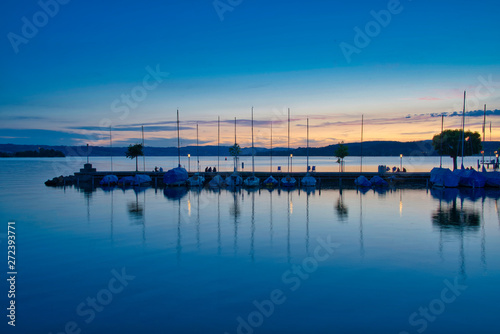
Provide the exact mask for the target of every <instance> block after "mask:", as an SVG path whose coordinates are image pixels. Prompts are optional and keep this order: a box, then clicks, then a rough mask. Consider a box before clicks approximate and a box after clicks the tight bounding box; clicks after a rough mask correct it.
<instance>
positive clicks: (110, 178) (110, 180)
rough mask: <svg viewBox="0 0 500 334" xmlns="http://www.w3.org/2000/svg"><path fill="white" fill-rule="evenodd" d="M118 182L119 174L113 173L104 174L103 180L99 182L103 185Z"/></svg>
mask: <svg viewBox="0 0 500 334" xmlns="http://www.w3.org/2000/svg"><path fill="white" fill-rule="evenodd" d="M117 183H118V176H116V175H111V174H110V175H106V176H104V177H103V178H102V180H101V181H100V182H99V184H100V185H101V186H110V185H113V184H117Z"/></svg>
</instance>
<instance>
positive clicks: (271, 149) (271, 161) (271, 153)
mask: <svg viewBox="0 0 500 334" xmlns="http://www.w3.org/2000/svg"><path fill="white" fill-rule="evenodd" d="M269 172H270V173H272V172H273V121H271V170H270V171H269Z"/></svg>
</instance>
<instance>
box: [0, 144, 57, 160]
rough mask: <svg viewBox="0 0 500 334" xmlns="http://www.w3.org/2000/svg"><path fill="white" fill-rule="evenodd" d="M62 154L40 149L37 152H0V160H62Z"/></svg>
mask: <svg viewBox="0 0 500 334" xmlns="http://www.w3.org/2000/svg"><path fill="white" fill-rule="evenodd" d="M65 156H66V155H64V153H63V152H61V151H58V150H53V149H44V148H42V147H41V148H40V149H39V150H38V151H21V152H16V153H6V152H0V158H64V157H65Z"/></svg>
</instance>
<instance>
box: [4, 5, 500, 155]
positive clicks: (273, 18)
mask: <svg viewBox="0 0 500 334" xmlns="http://www.w3.org/2000/svg"><path fill="white" fill-rule="evenodd" d="M499 11H500V3H498V2H497V1H489V0H488V1H429V0H401V1H397V0H390V1H387V0H386V1H378V0H376V1H367V0H364V1H361V0H360V1H355V0H354V1H331V0H330V1H326V0H324V1H323V0H312V1H307V2H306V1H293V0H287V1H281V0H280V1H261V0H253V1H249V0H215V1H214V0H196V1H195V0H182V1H180V0H179V1H168V0H163V1H147V2H139V1H129V0H122V1H104V2H103V1H93V0H89V1H78V0H40V1H33V0H29V1H28V0H5V1H4V2H3V8H2V11H1V13H0V33H1V34H2V36H3V37H2V40H1V43H0V66H1V67H0V68H1V74H2V75H1V77H0V121H1V122H0V143H13V144H45V145H80V144H82V145H84V144H86V143H89V144H91V145H108V144H109V136H110V131H109V129H110V127H111V129H112V132H111V133H112V138H113V145H114V146H118V145H123V146H126V145H129V144H134V143H137V142H140V141H141V127H142V126H143V127H144V137H145V144H146V145H147V146H175V145H176V144H177V139H176V138H177V137H176V136H177V132H176V111H177V110H179V115H180V125H181V129H180V133H181V145H182V146H185V145H193V144H195V143H196V125H197V124H198V128H199V131H198V133H199V134H198V138H199V143H200V144H201V145H217V138H218V135H217V134H218V130H217V129H218V126H217V124H218V122H217V120H218V117H220V119H221V123H220V124H221V125H220V129H221V136H220V139H221V144H224V145H230V144H232V143H234V119H235V118H236V124H237V127H236V128H237V130H236V131H237V133H236V135H237V142H238V143H239V144H240V145H241V146H244V147H245V146H250V145H251V121H250V120H251V110H252V107H253V110H254V140H255V145H257V146H266V147H269V145H270V139H271V124H272V127H273V130H272V136H273V145H274V146H275V147H276V146H286V145H287V113H288V109H290V114H291V116H290V118H291V122H290V127H291V138H290V145H291V146H292V147H299V146H302V147H304V146H305V145H306V134H307V128H306V122H307V119H308V118H309V124H310V126H309V130H310V138H309V142H310V145H311V146H325V145H331V144H336V143H338V142H341V141H344V142H359V141H360V138H361V117H362V115H363V118H364V132H363V138H364V140H399V141H413V140H423V139H431V138H432V136H433V135H434V134H437V133H439V132H440V129H441V115H442V114H444V115H445V116H446V117H444V127H445V128H446V129H454V128H460V126H461V114H462V109H463V94H464V93H463V92H464V90H465V91H467V99H466V115H467V118H466V128H467V129H469V130H472V131H478V132H481V131H482V124H483V108H484V105H485V104H486V109H487V124H488V125H487V126H486V129H487V131H486V138H485V139H486V140H490V139H491V140H500V131H499V130H498V127H499V126H500V62H499V59H500V57H499V55H500V29H499V27H498V12H499ZM490 123H491V132H490V131H489V129H490V126H489V124H490Z"/></svg>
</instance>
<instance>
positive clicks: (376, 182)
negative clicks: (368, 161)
mask: <svg viewBox="0 0 500 334" xmlns="http://www.w3.org/2000/svg"><path fill="white" fill-rule="evenodd" d="M370 183H371V184H372V185H373V186H376V187H387V186H388V185H389V183H387V181H386V180H384V179H383V178H381V177H380V176H378V175H375V176H374V177H372V178H371V179H370Z"/></svg>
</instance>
